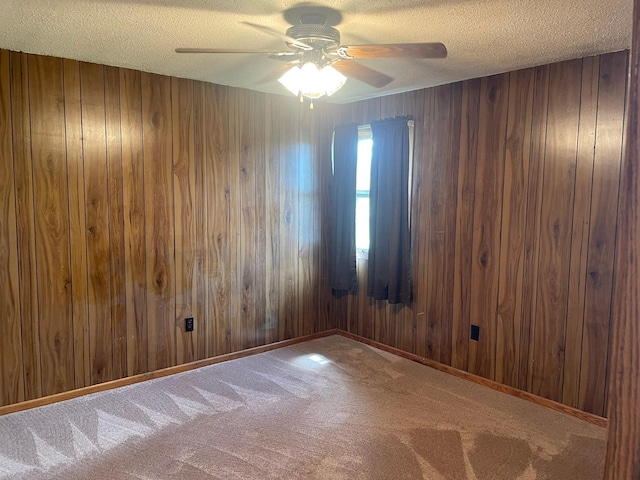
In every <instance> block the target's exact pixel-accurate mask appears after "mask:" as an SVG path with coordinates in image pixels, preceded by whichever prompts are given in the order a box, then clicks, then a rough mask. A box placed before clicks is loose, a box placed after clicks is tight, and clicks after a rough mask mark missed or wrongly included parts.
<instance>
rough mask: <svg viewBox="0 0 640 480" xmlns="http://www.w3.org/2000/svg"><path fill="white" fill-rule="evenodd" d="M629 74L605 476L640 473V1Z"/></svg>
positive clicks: (635, 14) (635, 15) (628, 476)
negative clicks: (639, 248) (639, 259)
mask: <svg viewBox="0 0 640 480" xmlns="http://www.w3.org/2000/svg"><path fill="white" fill-rule="evenodd" d="M632 32H633V34H632V38H631V55H630V59H629V60H630V61H629V63H630V76H629V89H628V101H627V112H626V115H625V139H624V158H623V161H622V169H621V170H622V171H621V181H620V206H619V211H618V224H617V233H618V236H617V245H616V249H617V251H616V260H615V282H614V283H615V291H614V308H613V318H612V321H613V328H612V332H611V333H612V341H611V352H612V355H611V369H610V372H611V375H610V381H609V384H610V388H609V392H610V394H609V408H608V417H609V430H608V441H607V456H606V461H605V466H604V478H605V479H606V480H618V479H631V478H638V477H640V348H638V345H640V324H639V323H638V317H640V282H638V278H639V277H640V264H639V263H638V258H639V256H640V252H639V251H638V246H639V245H640V163H639V161H640V123H639V119H640V76H639V73H640V72H639V67H640V1H637V0H634V2H633V29H632Z"/></svg>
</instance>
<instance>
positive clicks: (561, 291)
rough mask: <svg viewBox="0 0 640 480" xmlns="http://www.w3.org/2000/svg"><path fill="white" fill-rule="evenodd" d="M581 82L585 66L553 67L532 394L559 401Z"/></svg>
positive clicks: (558, 65) (566, 63)
mask: <svg viewBox="0 0 640 480" xmlns="http://www.w3.org/2000/svg"><path fill="white" fill-rule="evenodd" d="M581 80H582V61H581V60H574V61H570V62H562V63H558V64H554V65H552V66H551V69H550V73H549V110H548V119H547V141H546V148H545V167H544V178H543V186H542V190H543V196H542V206H541V212H542V213H541V215H542V222H541V228H540V257H539V267H538V296H537V299H536V303H537V306H536V324H535V328H534V333H533V335H534V337H533V339H534V340H533V342H534V343H533V348H534V358H535V361H534V363H533V369H532V375H533V377H532V378H533V386H532V390H533V393H535V394H538V395H541V396H543V397H547V398H550V399H552V400H558V401H560V400H562V381H563V367H564V350H565V330H566V323H567V300H568V289H569V260H570V254H571V231H572V220H573V211H572V208H570V207H571V206H572V205H573V199H574V187H575V170H576V149H577V142H578V120H579V115H580V86H581ZM560 205H563V206H565V207H564V208H559V206H560Z"/></svg>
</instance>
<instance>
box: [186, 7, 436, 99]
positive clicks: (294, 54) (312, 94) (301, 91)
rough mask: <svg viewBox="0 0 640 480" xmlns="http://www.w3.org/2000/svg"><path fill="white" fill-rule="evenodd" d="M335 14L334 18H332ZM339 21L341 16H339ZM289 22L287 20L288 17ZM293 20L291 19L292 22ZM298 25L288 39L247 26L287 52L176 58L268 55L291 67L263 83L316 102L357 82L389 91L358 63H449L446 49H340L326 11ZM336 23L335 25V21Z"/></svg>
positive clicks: (380, 77)
mask: <svg viewBox="0 0 640 480" xmlns="http://www.w3.org/2000/svg"><path fill="white" fill-rule="evenodd" d="M329 13H331V12H329ZM337 15H338V18H341V17H340V14H339V13H338V14H337ZM285 18H287V14H286V13H285ZM289 18H290V16H289ZM297 19H298V23H297V24H296V25H293V26H292V27H289V29H287V31H286V33H285V34H282V33H280V32H279V31H277V30H274V29H272V28H269V27H266V26H263V25H258V24H255V23H250V22H243V23H244V24H245V25H248V26H250V27H253V28H255V29H258V30H261V31H263V32H265V33H267V34H269V35H273V36H275V37H278V38H280V39H282V40H284V41H285V42H286V44H287V47H288V50H286V51H280V52H278V51H270V50H258V49H256V50H252V49H218V48H176V50H175V51H176V53H220V54H225V53H233V54H241V53H250V54H264V55H268V56H269V58H273V59H276V60H282V61H285V62H286V63H285V64H284V65H282V66H281V67H280V68H278V69H276V70H274V71H273V72H271V73H270V74H269V75H267V76H266V77H264V78H263V79H262V81H261V82H260V83H266V82H270V81H272V80H275V79H278V80H279V81H280V83H282V84H283V85H284V86H285V87H286V88H287V89H289V90H290V91H291V92H292V93H293V94H294V95H297V96H299V97H300V101H301V102H302V101H304V98H308V99H310V100H311V108H313V100H314V99H316V98H319V97H322V96H323V95H331V94H333V93H335V92H336V91H337V90H339V89H340V88H341V87H342V86H343V85H344V83H345V82H346V80H347V77H352V78H355V79H357V80H360V81H362V82H364V83H367V84H368V85H371V86H373V87H376V88H381V87H384V86H385V85H388V84H389V83H390V82H392V81H393V77H391V76H389V75H387V74H385V73H382V72H379V71H377V70H374V69H372V68H370V67H367V66H365V65H362V64H361V63H358V62H356V61H355V60H357V59H375V58H445V57H446V56H447V49H446V47H445V46H444V45H443V44H442V43H394V44H370V45H340V32H339V31H338V30H337V29H336V28H334V27H333V26H332V25H330V24H328V22H327V14H326V12H323V11H307V12H304V13H301V14H299V16H298V18H297ZM332 20H333V22H335V19H332Z"/></svg>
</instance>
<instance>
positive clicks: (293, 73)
mask: <svg viewBox="0 0 640 480" xmlns="http://www.w3.org/2000/svg"><path fill="white" fill-rule="evenodd" d="M278 81H279V82H280V83H281V84H282V85H284V87H285V88H286V89H287V90H289V91H290V92H291V93H293V94H294V95H296V96H303V97H307V98H310V99H312V100H314V99H316V98H320V97H322V96H324V95H327V96H330V95H333V94H334V93H335V92H337V91H338V90H340V88H342V86H343V85H344V84H345V82H346V81H347V77H345V76H344V75H342V74H341V73H340V72H338V71H337V70H336V69H335V68H333V67H332V66H331V65H325V66H324V67H322V68H319V67H318V65H316V64H315V63H313V62H306V63H304V64H303V65H302V66H295V67H293V68H290V69H289V70H287V71H286V72H285V73H284V75H282V76H281V77H280V78H279V79H278Z"/></svg>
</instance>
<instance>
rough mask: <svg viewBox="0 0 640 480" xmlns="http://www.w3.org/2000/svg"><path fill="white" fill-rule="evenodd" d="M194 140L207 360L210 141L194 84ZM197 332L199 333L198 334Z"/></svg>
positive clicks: (201, 327)
mask: <svg viewBox="0 0 640 480" xmlns="http://www.w3.org/2000/svg"><path fill="white" fill-rule="evenodd" d="M193 120H194V124H193V136H194V159H193V163H194V175H195V185H194V188H195V198H194V221H195V239H194V240H195V245H196V250H195V269H196V280H195V282H196V283H195V297H196V298H195V302H196V309H195V312H194V313H195V316H196V320H195V321H196V322H197V323H196V324H195V327H194V331H195V332H196V338H197V345H196V352H197V354H196V358H197V359H202V358H206V356H207V338H208V331H209V328H211V327H210V322H209V319H210V316H209V295H208V291H209V279H208V275H207V268H208V266H209V262H208V258H209V257H208V256H209V249H208V248H207V247H208V244H207V232H208V228H207V226H208V218H207V189H206V179H207V162H206V159H207V141H206V134H205V131H206V127H207V122H206V110H205V84H204V83H202V82H193ZM195 329H197V330H195Z"/></svg>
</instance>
